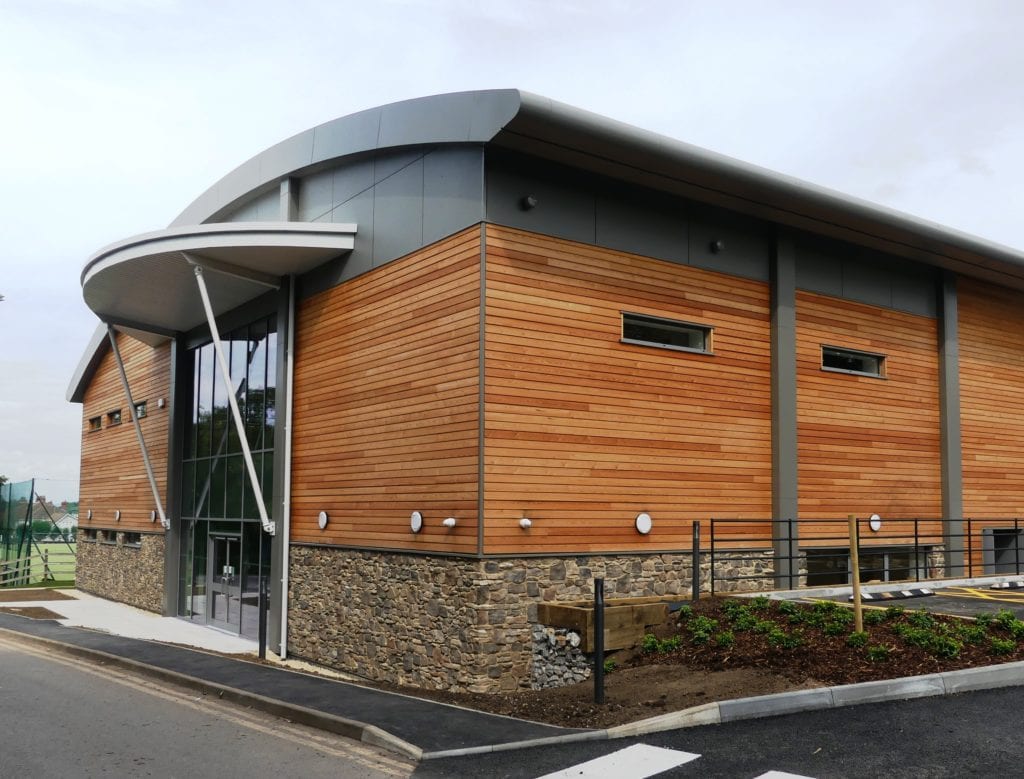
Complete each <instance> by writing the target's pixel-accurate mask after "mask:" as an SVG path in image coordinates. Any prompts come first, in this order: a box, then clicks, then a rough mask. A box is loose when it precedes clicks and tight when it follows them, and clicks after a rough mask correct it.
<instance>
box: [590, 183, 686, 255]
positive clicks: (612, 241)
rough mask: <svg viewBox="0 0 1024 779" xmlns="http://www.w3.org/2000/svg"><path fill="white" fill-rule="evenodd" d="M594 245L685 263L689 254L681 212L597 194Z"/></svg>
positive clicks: (683, 218)
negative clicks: (595, 238)
mask: <svg viewBox="0 0 1024 779" xmlns="http://www.w3.org/2000/svg"><path fill="white" fill-rule="evenodd" d="M596 211H597V218H596V221H597V235H596V237H597V244H598V245H599V246H607V247H608V248H610V249H618V250H619V251H624V252H630V253H632V254H642V255H643V256H645V257H655V258H657V259H659V260H668V261H669V262H677V263H679V264H681V265H685V264H686V263H687V262H688V260H689V256H690V251H689V243H688V240H689V239H688V235H689V231H688V225H687V222H686V217H685V215H684V214H683V212H682V211H679V212H676V213H672V212H670V211H668V210H665V209H661V208H657V207H655V206H653V205H648V204H643V203H638V202H636V201H627V200H623V199H622V198H612V197H606V196H601V195H598V197H597V207H596Z"/></svg>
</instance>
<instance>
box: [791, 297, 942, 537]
mask: <svg viewBox="0 0 1024 779" xmlns="http://www.w3.org/2000/svg"><path fill="white" fill-rule="evenodd" d="M796 304H797V306H796V350H797V436H798V442H797V450H798V458H799V460H798V474H799V475H798V478H799V488H800V489H799V512H800V517H801V522H800V537H801V542H809V543H813V541H814V537H815V536H816V535H817V536H819V537H822V536H828V535H835V528H834V526H829V525H824V524H821V525H815V523H814V522H813V519H814V518H816V517H820V518H822V519H827V518H842V517H846V516H847V515H848V514H855V515H856V516H858V517H865V516H869V515H871V514H873V513H877V514H879V515H880V516H881V517H882V518H883V520H884V519H885V518H886V517H888V518H892V519H897V518H918V517H920V518H925V519H930V520H934V519H935V518H937V517H941V515H942V488H941V473H940V459H941V455H940V433H939V379H938V324H937V321H936V320H935V319H933V318H931V317H926V316H918V315H915V314H907V313H902V312H899V311H893V310H890V309H884V308H878V307H876V306H870V305H867V304H864V303H854V302H851V301H848V300H840V299H838V298H833V297H827V296H825V295H819V294H815V293H811V292H803V291H798V292H797V298H796ZM823 345H828V346H836V347H841V348H844V349H850V350H857V351H862V352H868V353H872V354H880V355H884V356H885V364H884V374H885V378H877V377H874V376H861V375H854V374H848V373H838V372H831V371H826V370H823V369H822V352H821V348H822V346H823ZM920 530H921V532H922V533H931V534H934V533H938V532H939V524H938V522H937V521H932V522H927V523H923V524H922V525H921V527H920ZM864 541H865V543H871V542H872V539H868V538H865V539H864Z"/></svg>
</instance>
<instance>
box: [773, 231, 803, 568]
mask: <svg viewBox="0 0 1024 779" xmlns="http://www.w3.org/2000/svg"><path fill="white" fill-rule="evenodd" d="M771 348H772V356H771V389H772V517H773V518H774V519H776V520H796V519H797V495H798V490H799V485H798V482H797V427H796V251H795V249H794V246H793V239H792V238H791V237H790V236H788V235H785V234H781V233H780V234H778V235H776V238H775V251H774V252H773V256H772V267H771ZM773 531H774V532H773V533H772V536H773V537H774V541H773V546H774V548H775V573H776V587H788V586H789V582H790V576H793V577H794V579H793V582H794V584H795V583H796V579H795V576H796V573H797V571H798V569H799V566H798V565H797V564H796V561H795V560H792V559H790V556H791V555H795V554H796V552H797V549H798V540H799V530H798V523H797V522H795V521H793V522H789V521H780V522H776V524H775V526H774V529H773Z"/></svg>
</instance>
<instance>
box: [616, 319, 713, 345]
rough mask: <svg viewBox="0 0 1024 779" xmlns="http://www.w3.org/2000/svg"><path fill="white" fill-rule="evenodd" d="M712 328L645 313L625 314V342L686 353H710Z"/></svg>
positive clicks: (623, 331) (623, 320)
mask: <svg viewBox="0 0 1024 779" xmlns="http://www.w3.org/2000/svg"><path fill="white" fill-rule="evenodd" d="M711 330H712V329H711V328H710V327H708V326H707V325H696V324H693V323H691V322H677V321H675V320H674V319H662V318H660V317H654V316H643V315H642V314H626V313H623V315H622V342H623V343H627V344H641V345H643V346H660V347H661V348H663V349H679V350H681V351H685V352H704V353H710V352H711Z"/></svg>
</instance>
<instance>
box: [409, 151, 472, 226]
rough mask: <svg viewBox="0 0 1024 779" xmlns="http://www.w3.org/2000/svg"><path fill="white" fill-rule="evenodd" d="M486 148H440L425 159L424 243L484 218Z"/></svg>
mask: <svg viewBox="0 0 1024 779" xmlns="http://www.w3.org/2000/svg"><path fill="white" fill-rule="evenodd" d="M483 163H484V156H483V149H482V148H480V147H476V148H468V149H437V150H435V151H432V152H431V153H430V154H428V155H427V156H426V157H424V158H423V243H424V245H426V244H430V243H433V242H434V241H437V240H440V239H441V238H444V237H445V236H447V235H451V234H452V233H454V232H457V231H459V230H461V229H463V228H464V227H468V226H469V225H472V224H476V223H478V222H480V221H482V220H483V218H484V178H483Z"/></svg>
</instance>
